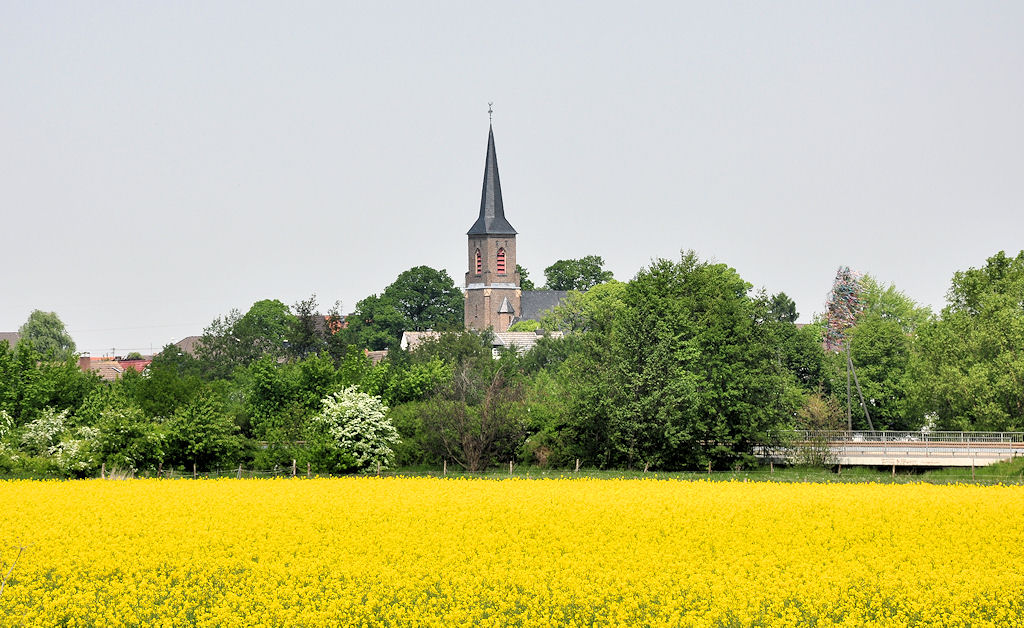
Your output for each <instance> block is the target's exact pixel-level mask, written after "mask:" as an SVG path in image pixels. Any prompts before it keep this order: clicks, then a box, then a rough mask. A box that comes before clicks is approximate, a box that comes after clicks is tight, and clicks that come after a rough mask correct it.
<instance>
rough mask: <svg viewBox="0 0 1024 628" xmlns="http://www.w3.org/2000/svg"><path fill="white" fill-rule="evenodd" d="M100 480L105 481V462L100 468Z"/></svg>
mask: <svg viewBox="0 0 1024 628" xmlns="http://www.w3.org/2000/svg"><path fill="white" fill-rule="evenodd" d="M100 479H102V480H105V479H107V463H105V462H104V463H103V466H101V467H100Z"/></svg>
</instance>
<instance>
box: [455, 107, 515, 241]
mask: <svg viewBox="0 0 1024 628" xmlns="http://www.w3.org/2000/svg"><path fill="white" fill-rule="evenodd" d="M515 234H516V230H515V229H514V228H513V227H512V225H510V224H508V220H505V206H504V205H503V204H502V202H501V180H500V179H499V178H498V155H497V153H495V151H494V128H493V127H489V128H488V132H487V162H486V163H485V164H484V189H483V193H482V194H481V196H480V217H479V218H477V219H476V222H475V223H473V226H472V227H470V229H469V232H468V234H467V235H515Z"/></svg>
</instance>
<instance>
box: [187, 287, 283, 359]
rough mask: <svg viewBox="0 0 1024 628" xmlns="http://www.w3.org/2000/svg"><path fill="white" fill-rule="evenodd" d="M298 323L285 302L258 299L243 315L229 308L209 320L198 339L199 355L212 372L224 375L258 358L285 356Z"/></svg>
mask: <svg viewBox="0 0 1024 628" xmlns="http://www.w3.org/2000/svg"><path fill="white" fill-rule="evenodd" d="M297 326H298V323H297V319H296V317H295V315H293V314H292V313H291V311H290V310H289V309H288V306H287V305H285V304H284V303H282V302H280V301H278V300H277V299H264V300H262V301H257V302H256V303H253V304H252V307H250V308H249V311H247V312H246V313H245V314H244V315H241V314H240V313H239V312H238V310H232V311H231V312H230V313H229V314H228V315H227V316H225V317H223V318H217V319H215V320H214V321H213V322H212V323H210V325H209V326H208V327H207V328H206V329H205V330H204V331H203V336H202V338H200V341H199V347H198V354H199V358H200V359H201V360H202V361H203V362H204V364H205V366H206V367H207V371H208V372H209V373H210V374H211V375H213V376H214V377H226V376H227V375H228V374H230V373H231V371H232V370H234V369H235V368H236V367H239V366H246V365H248V364H251V363H253V362H254V361H256V360H258V359H260V358H261V357H264V356H269V357H272V358H280V357H284V356H286V355H288V353H289V339H290V338H291V337H292V334H293V333H294V330H295V329H296V327H297Z"/></svg>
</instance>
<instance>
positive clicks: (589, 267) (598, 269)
mask: <svg viewBox="0 0 1024 628" xmlns="http://www.w3.org/2000/svg"><path fill="white" fill-rule="evenodd" d="M603 266H604V258H602V257H601V256H599V255H587V256H586V257H581V258H580V259H562V260H558V261H557V262H555V263H554V264H552V265H551V266H548V267H547V268H545V269H544V277H545V279H547V287H548V288H550V289H552V290H589V289H590V288H593V287H594V286H596V285H598V284H601V283H604V282H606V281H610V280H611V279H612V271H610V270H604V269H603Z"/></svg>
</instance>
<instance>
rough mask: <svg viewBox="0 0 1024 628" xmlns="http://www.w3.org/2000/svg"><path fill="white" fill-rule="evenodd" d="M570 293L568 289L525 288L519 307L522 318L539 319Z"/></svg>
mask: <svg viewBox="0 0 1024 628" xmlns="http://www.w3.org/2000/svg"><path fill="white" fill-rule="evenodd" d="M568 294H569V292H568V291H567V290H523V292H522V296H521V299H520V302H519V308H520V309H521V310H522V311H523V312H522V314H520V315H519V319H520V320H524V321H539V320H540V317H541V316H543V314H544V312H546V311H548V310H550V309H551V308H553V307H555V306H556V305H558V304H559V303H561V302H562V300H564V299H565V297H566V296H567V295H568Z"/></svg>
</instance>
